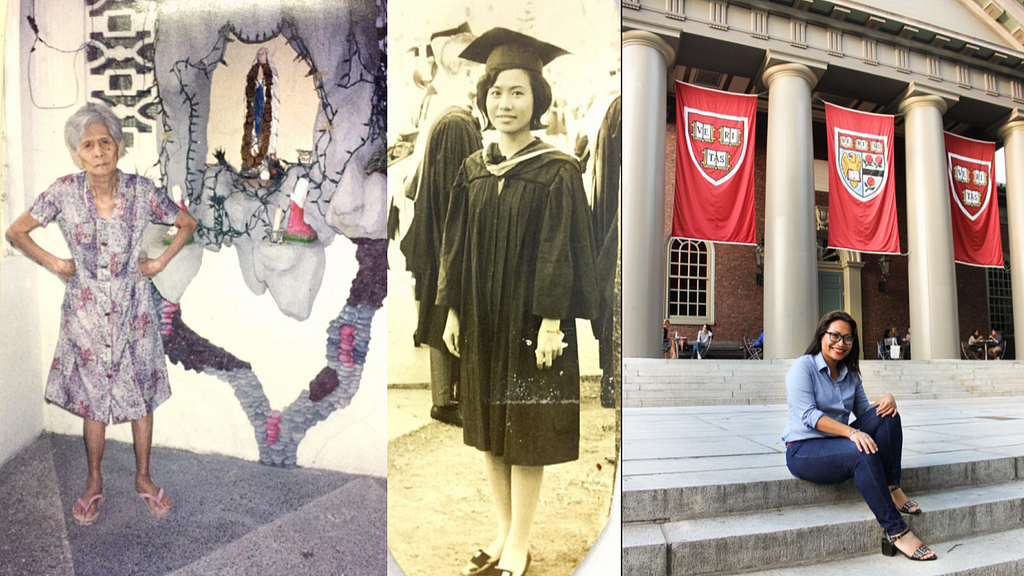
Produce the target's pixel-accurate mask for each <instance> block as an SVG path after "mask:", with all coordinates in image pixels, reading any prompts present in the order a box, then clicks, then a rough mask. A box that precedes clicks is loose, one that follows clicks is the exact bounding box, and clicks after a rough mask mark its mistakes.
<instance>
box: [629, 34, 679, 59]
mask: <svg viewBox="0 0 1024 576" xmlns="http://www.w3.org/2000/svg"><path fill="white" fill-rule="evenodd" d="M627 46H647V47H648V48H654V49H655V50H657V51H658V52H661V54H662V55H663V56H664V57H665V62H667V63H668V64H669V65H670V66H671V65H672V63H673V62H675V61H676V51H675V49H674V48H672V46H670V45H669V43H668V42H665V41H664V40H662V39H661V36H658V35H657V34H653V33H651V32H647V31H646V30H629V31H627V32H623V33H622V49H623V50H625V49H626V47H627Z"/></svg>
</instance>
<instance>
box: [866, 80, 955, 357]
mask: <svg viewBox="0 0 1024 576" xmlns="http://www.w3.org/2000/svg"><path fill="white" fill-rule="evenodd" d="M910 93H911V94H914V93H915V92H914V91H913V90H912V91H911V92H910ZM899 111H900V112H902V113H903V114H904V115H905V132H904V134H905V138H906V148H907V249H908V250H909V252H910V255H909V257H908V262H907V264H908V267H909V271H908V272H909V280H910V327H911V328H912V329H913V331H914V360H939V359H950V360H954V359H957V358H960V344H959V339H960V335H959V332H960V329H959V326H960V321H959V312H958V310H957V297H956V265H955V263H954V261H953V228H952V220H951V218H952V217H951V215H950V211H949V188H948V184H947V182H946V147H945V143H944V141H943V136H942V114H943V113H944V112H945V111H946V101H945V100H944V99H943V98H941V97H939V96H935V95H931V94H923V95H912V96H910V97H908V98H905V99H904V100H903V101H902V102H901V103H900V106H899ZM863 339H864V338H863V336H862V340H863Z"/></svg>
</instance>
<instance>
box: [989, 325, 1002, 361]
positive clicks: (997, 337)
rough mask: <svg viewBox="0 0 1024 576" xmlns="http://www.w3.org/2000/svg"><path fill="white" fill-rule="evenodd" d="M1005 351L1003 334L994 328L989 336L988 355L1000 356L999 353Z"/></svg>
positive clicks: (990, 356) (991, 356)
mask: <svg viewBox="0 0 1024 576" xmlns="http://www.w3.org/2000/svg"><path fill="white" fill-rule="evenodd" d="M1002 351H1003V335H1002V334H1000V333H999V331H998V330H996V329H994V328H993V329H992V334H991V335H990V336H989V337H988V357H989V358H998V357H999V353H1000V352H1002Z"/></svg>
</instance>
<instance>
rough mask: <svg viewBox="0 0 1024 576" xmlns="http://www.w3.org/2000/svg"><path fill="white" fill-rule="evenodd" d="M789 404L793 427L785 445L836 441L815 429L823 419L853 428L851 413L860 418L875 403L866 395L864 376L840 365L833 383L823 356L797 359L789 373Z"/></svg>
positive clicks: (787, 431) (788, 429) (785, 435)
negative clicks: (826, 440) (822, 440)
mask: <svg viewBox="0 0 1024 576" xmlns="http://www.w3.org/2000/svg"><path fill="white" fill-rule="evenodd" d="M786 404H787V405H788V406H789V423H788V424H787V425H786V429H785V431H783V432H782V441H783V442H796V441H798V440H807V439H808V438H835V436H834V435H832V434H826V433H824V432H822V431H821V430H818V429H816V428H815V427H814V426H815V424H817V423H818V420H820V419H821V417H822V416H828V417H829V418H832V419H833V420H835V421H837V422H841V423H843V424H849V422H850V413H851V412H852V413H853V414H855V415H856V416H858V417H859V416H860V415H861V414H863V413H864V412H865V411H867V409H868V408H870V407H871V403H870V402H868V397H867V394H865V393H864V385H863V384H862V383H861V380H860V376H858V375H856V374H850V372H849V370H847V369H846V366H843V365H842V364H840V365H839V378H838V379H837V380H832V377H831V376H829V369H828V364H826V363H825V358H823V357H822V355H821V353H818V354H815V355H814V356H811V355H806V356H801V357H799V358H797V359H796V360H795V361H794V362H793V365H792V366H790V368H789V372H787V373H786Z"/></svg>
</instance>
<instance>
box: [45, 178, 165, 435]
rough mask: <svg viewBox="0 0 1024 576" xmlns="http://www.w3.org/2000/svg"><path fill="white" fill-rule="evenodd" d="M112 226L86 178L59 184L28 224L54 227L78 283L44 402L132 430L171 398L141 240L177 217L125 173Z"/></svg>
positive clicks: (70, 290)
mask: <svg viewBox="0 0 1024 576" xmlns="http://www.w3.org/2000/svg"><path fill="white" fill-rule="evenodd" d="M118 175H119V176H120V178H119V183H118V186H117V195H116V197H115V200H114V210H113V213H112V214H111V216H110V218H101V217H100V215H99V212H98V211H97V210H96V203H95V202H94V200H93V196H92V191H91V190H90V188H89V184H88V181H87V180H86V174H85V172H81V173H79V174H71V175H69V176H65V177H63V178H61V179H59V180H57V181H56V182H54V183H53V184H52V185H51V186H50V187H49V188H48V189H47V190H46V191H45V192H43V193H42V194H40V195H39V197H38V198H36V200H35V202H34V203H33V204H32V207H31V208H30V209H29V214H30V215H31V216H32V217H33V218H35V219H36V221H37V222H39V223H40V224H41V225H43V226H45V225H47V224H49V223H50V222H52V221H54V220H56V221H57V224H58V225H59V226H60V229H61V232H62V233H63V234H64V238H65V240H66V241H67V243H68V247H69V248H70V250H71V257H72V259H73V260H74V262H75V274H74V276H72V277H71V279H70V280H69V281H68V284H67V289H66V290H65V292H64V304H63V307H62V309H61V325H60V336H59V338H58V340H57V351H56V352H55V353H54V357H53V364H52V365H51V367H50V375H49V378H48V379H47V382H46V400H47V401H48V402H50V403H53V404H56V405H58V406H61V407H62V408H65V409H67V410H69V411H71V412H73V413H75V414H78V415H79V416H82V417H83V418H89V419H91V420H97V421H100V422H108V421H111V420H113V422H115V423H118V422H127V421H129V420H135V419H138V418H141V417H143V416H145V415H146V414H148V413H150V412H152V411H153V409H155V408H156V407H157V406H158V405H160V404H161V403H162V402H163V401H164V400H166V399H167V398H169V397H170V395H171V388H170V385H169V383H168V380H167V363H166V361H165V360H164V350H163V344H162V342H161V339H160V333H159V331H158V326H159V322H158V316H157V308H156V299H157V298H158V297H159V296H158V294H157V292H156V289H155V288H154V287H153V283H152V282H151V281H150V280H149V278H146V277H145V276H143V275H142V273H141V272H140V271H139V254H140V251H141V248H142V233H143V231H144V230H145V229H146V225H147V224H149V223H150V222H156V223H160V224H173V223H174V221H175V219H176V218H177V216H178V207H177V205H175V204H174V202H173V201H172V200H171V199H170V198H169V197H168V196H167V194H166V193H164V192H163V191H162V190H158V189H157V188H156V186H155V185H154V184H153V182H152V181H151V180H149V179H147V178H143V177H141V176H136V175H126V174H124V173H123V172H120V171H119V172H118Z"/></svg>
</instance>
